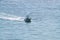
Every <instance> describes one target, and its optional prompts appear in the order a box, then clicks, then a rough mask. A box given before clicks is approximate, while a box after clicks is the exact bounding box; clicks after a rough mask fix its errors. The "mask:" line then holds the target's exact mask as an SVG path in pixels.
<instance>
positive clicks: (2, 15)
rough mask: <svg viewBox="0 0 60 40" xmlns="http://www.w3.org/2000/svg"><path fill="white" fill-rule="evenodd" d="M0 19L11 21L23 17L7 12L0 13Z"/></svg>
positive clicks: (20, 19) (19, 19)
mask: <svg viewBox="0 0 60 40" xmlns="http://www.w3.org/2000/svg"><path fill="white" fill-rule="evenodd" d="M0 19H6V20H12V21H24V17H19V16H15V15H11V14H7V13H3V12H2V13H0Z"/></svg>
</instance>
